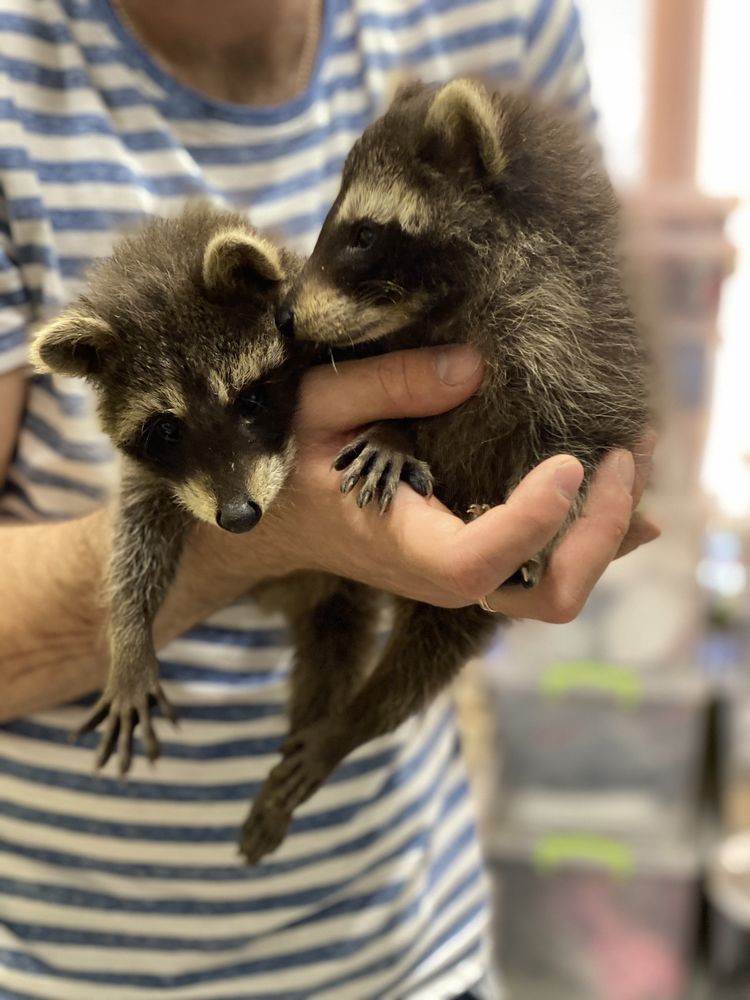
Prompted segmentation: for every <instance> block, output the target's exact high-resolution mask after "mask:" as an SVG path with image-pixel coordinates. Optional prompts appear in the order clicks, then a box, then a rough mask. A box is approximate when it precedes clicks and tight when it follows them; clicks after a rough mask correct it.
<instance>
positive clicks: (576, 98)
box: [521, 0, 596, 132]
mask: <svg viewBox="0 0 750 1000" xmlns="http://www.w3.org/2000/svg"><path fill="white" fill-rule="evenodd" d="M521 78H522V80H523V82H524V83H525V84H527V85H528V86H529V88H530V89H532V90H535V91H536V92H537V93H541V94H542V95H543V96H544V97H546V98H548V99H549V100H550V101H553V102H555V103H557V104H560V105H562V106H564V107H565V108H567V109H569V110H570V111H571V112H572V113H573V114H575V115H577V117H578V118H579V119H580V120H581V122H582V123H583V125H584V126H585V127H586V129H587V130H588V131H590V132H593V129H594V126H595V125H596V114H595V112H594V109H593V105H592V103H591V82H590V80H589V75H588V71H587V69H586V60H585V54H584V45H583V37H582V34H581V18H580V14H579V12H578V9H577V7H576V5H575V3H574V2H573V0H533V3H530V4H529V11H528V14H527V16H526V57H525V59H524V62H523V65H522V67H521Z"/></svg>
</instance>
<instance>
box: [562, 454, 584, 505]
mask: <svg viewBox="0 0 750 1000" xmlns="http://www.w3.org/2000/svg"><path fill="white" fill-rule="evenodd" d="M582 482H583V466H582V465H581V463H580V462H579V461H577V460H576V459H575V458H564V459H563V460H562V461H561V462H560V464H559V465H558V466H557V468H556V469H555V486H557V488H558V490H559V491H560V492H561V493H562V495H563V496H564V497H565V498H566V499H567V500H572V499H573V497H575V495H576V493H577V492H578V490H579V488H580V486H581V483H582Z"/></svg>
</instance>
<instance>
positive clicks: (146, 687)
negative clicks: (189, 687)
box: [73, 679, 177, 775]
mask: <svg viewBox="0 0 750 1000" xmlns="http://www.w3.org/2000/svg"><path fill="white" fill-rule="evenodd" d="M154 705H158V706H159V708H160V709H161V711H162V713H163V714H164V715H165V716H166V717H167V718H168V719H169V720H170V722H172V723H173V724H175V725H176V724H177V713H176V712H175V710H174V708H173V707H172V705H171V704H170V703H169V700H168V699H167V696H166V695H165V694H164V691H163V690H162V688H161V685H160V684H159V682H158V680H156V679H154V680H148V681H144V682H143V683H142V684H139V683H138V682H137V681H136V682H131V683H130V684H127V685H126V684H123V683H118V682H117V681H110V682H109V683H108V684H107V687H106V688H105V690H104V693H103V694H102V696H101V698H100V699H99V700H98V701H97V703H96V704H95V705H94V707H93V708H92V709H91V711H90V712H89V714H88V716H87V717H86V719H85V720H84V722H83V724H82V725H81V726H80V727H79V728H78V729H77V730H76V731H75V733H74V734H73V735H74V737H75V738H78V737H79V736H83V735H84V734H85V733H90V732H93V731H94V730H95V729H97V728H98V726H99V725H100V724H101V723H102V722H103V723H104V728H103V730H102V735H101V739H100V740H99V746H98V748H97V751H96V767H97V769H98V768H102V767H104V765H105V764H106V763H107V761H108V760H109V759H110V757H111V756H112V754H113V753H114V750H115V744H117V757H118V765H119V771H120V774H121V775H124V774H126V773H127V772H128V770H129V769H130V763H131V760H132V757H133V734H134V731H135V727H136V726H137V725H138V723H139V722H140V724H141V739H142V741H143V747H144V750H145V751H146V756H147V757H148V759H149V760H150V761H155V760H156V759H157V758H158V756H159V752H160V747H159V741H158V739H157V738H156V733H155V732H154V727H153V720H152V718H151V712H152V709H153V707H154Z"/></svg>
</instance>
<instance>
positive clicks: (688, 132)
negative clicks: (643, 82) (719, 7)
mask: <svg viewBox="0 0 750 1000" xmlns="http://www.w3.org/2000/svg"><path fill="white" fill-rule="evenodd" d="M648 2H649V3H650V8H651V10H650V18H651V24H650V32H649V35H650V37H649V73H648V93H647V101H646V121H645V128H644V136H645V146H646V151H645V153H646V155H645V181H646V183H647V184H651V185H655V186H661V185H662V184H664V183H672V184H675V183H676V184H679V185H681V186H683V185H684V186H686V187H692V186H693V185H694V182H695V163H696V147H697V140H698V112H699V105H700V82H701V57H702V46H703V11H704V0H648Z"/></svg>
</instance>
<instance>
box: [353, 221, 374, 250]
mask: <svg viewBox="0 0 750 1000" xmlns="http://www.w3.org/2000/svg"><path fill="white" fill-rule="evenodd" d="M376 235H377V234H376V232H375V228H374V226H371V225H369V224H368V223H366V222H365V223H363V224H362V225H360V226H357V227H356V229H355V230H354V232H353V233H352V240H351V246H352V247H355V248H356V249H357V250H369V249H370V247H371V246H372V245H373V243H374V242H375V236H376Z"/></svg>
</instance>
